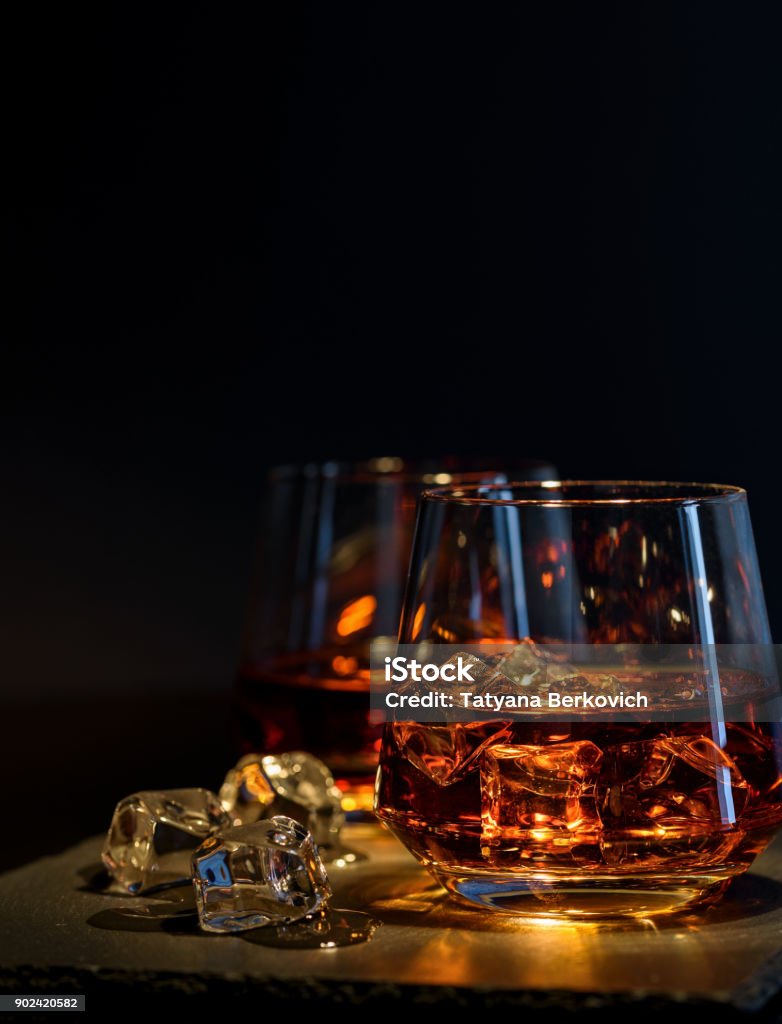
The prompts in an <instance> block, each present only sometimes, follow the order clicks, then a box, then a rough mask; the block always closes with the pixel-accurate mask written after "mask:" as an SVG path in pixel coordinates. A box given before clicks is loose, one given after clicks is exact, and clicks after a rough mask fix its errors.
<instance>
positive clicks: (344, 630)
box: [337, 594, 377, 636]
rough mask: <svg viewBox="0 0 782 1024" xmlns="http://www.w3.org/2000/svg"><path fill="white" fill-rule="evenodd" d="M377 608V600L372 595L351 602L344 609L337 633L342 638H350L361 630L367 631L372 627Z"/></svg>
mask: <svg viewBox="0 0 782 1024" xmlns="http://www.w3.org/2000/svg"><path fill="white" fill-rule="evenodd" d="M376 608H377V598H375V597H374V595H372V594H365V595H364V596H363V597H359V598H357V599H356V600H355V601H351V602H350V604H347V605H345V607H344V608H343V609H342V614H341V615H340V617H339V622H338V623H337V633H339V635H340V636H350V634H351V633H357V632H358V631H359V630H360V629H366V628H367V626H371V625H372V618H373V616H374V614H375V609H376Z"/></svg>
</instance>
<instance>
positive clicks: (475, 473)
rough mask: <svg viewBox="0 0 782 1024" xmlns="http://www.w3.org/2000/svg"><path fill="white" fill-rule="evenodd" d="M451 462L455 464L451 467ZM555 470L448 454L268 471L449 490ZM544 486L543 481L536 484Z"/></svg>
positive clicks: (287, 476)
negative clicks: (460, 464)
mask: <svg viewBox="0 0 782 1024" xmlns="http://www.w3.org/2000/svg"><path fill="white" fill-rule="evenodd" d="M460 459H463V460H464V461H467V462H468V463H469V464H470V466H482V467H483V468H478V469H473V468H468V469H459V468H458V465H454V464H455V463H458V462H459V461H460ZM449 463H451V464H452V465H450V466H449ZM553 468H554V467H553V466H552V464H551V462H549V461H548V460H547V459H533V458H530V459H507V460H506V459H503V458H501V457H499V456H496V455H494V456H472V455H471V456H459V455H447V456H443V457H442V458H439V459H438V458H428V457H423V458H404V457H401V456H380V457H377V458H372V459H358V460H355V461H352V460H339V459H326V460H324V461H322V462H306V463H284V464H282V465H279V466H272V467H271V468H270V469H269V471H268V479H269V481H270V482H271V483H276V482H278V481H284V480H295V479H307V480H333V481H335V482H337V483H356V484H362V483H369V484H379V483H383V482H384V481H387V482H389V483H398V484H407V483H410V484H429V485H431V484H435V485H442V486H443V487H447V485H449V484H458V483H459V482H460V481H464V482H465V483H466V484H468V485H469V484H471V483H472V482H473V481H475V483H476V484H480V482H481V480H483V479H485V477H486V476H487V474H495V475H500V474H502V475H504V476H507V478H508V483H506V484H500V486H505V487H508V486H511V485H510V480H511V479H512V475H513V473H519V472H523V471H525V470H527V471H529V470H551V469H553ZM533 482H536V483H538V485H540V483H541V481H540V480H537V481H533Z"/></svg>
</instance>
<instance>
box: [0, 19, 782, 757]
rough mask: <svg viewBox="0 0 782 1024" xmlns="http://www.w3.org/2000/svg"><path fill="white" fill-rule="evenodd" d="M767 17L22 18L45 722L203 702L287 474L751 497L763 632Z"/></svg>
mask: <svg viewBox="0 0 782 1024" xmlns="http://www.w3.org/2000/svg"><path fill="white" fill-rule="evenodd" d="M770 11H771V6H769V7H768V9H767V11H763V10H761V9H758V8H752V9H741V10H738V9H736V8H735V7H732V8H728V6H727V5H725V7H724V8H723V7H722V6H721V5H714V4H710V3H687V4H673V3H672V4H666V3H654V4H648V5H638V4H631V5H622V4H616V5H602V6H600V7H599V8H598V7H596V6H595V5H573V6H572V8H571V9H567V8H565V7H563V6H562V5H527V4H524V5H522V4H517V5H514V6H512V7H510V6H509V7H507V8H505V7H504V6H500V5H498V6H497V7H496V8H495V7H494V5H470V7H469V8H464V9H462V8H460V7H459V6H458V5H443V6H440V5H416V6H414V7H410V8H409V9H405V8H402V7H399V6H398V5H357V6H356V7H352V6H348V5H333V4H317V3H312V4H304V3H301V2H298V0H297V2H292V3H285V4H268V5H260V4H256V5H253V6H252V7H248V8H247V9H246V10H244V11H236V10H228V9H225V8H223V7H221V6H219V5H206V4H168V5H158V6H155V7H152V6H149V7H144V6H143V5H142V6H135V5H134V6H128V5H123V6H120V5H111V4H104V5H95V7H89V6H85V5H71V4H68V5H58V6H54V5H52V6H51V7H50V8H45V7H41V6H37V5H36V6H33V5H26V7H25V9H24V11H23V12H22V14H21V15H19V14H17V17H21V19H22V20H21V21H19V22H17V23H16V24H14V25H13V26H9V27H8V30H7V32H6V33H5V36H6V47H7V49H8V54H7V57H8V59H7V61H6V63H5V66H6V68H7V69H8V76H9V80H8V83H7V88H6V100H7V106H8V108H9V109H8V119H7V123H6V129H5V134H6V140H5V141H6V144H7V145H6V157H5V162H6V169H7V170H10V171H11V176H12V184H11V185H10V187H9V186H8V185H7V186H6V189H5V198H6V202H7V205H8V207H9V211H8V216H7V223H8V224H9V225H10V229H11V243H10V248H11V256H12V267H11V273H10V278H9V282H10V289H9V294H10V308H11V313H12V315H11V316H10V317H9V320H10V321H11V323H12V330H11V336H10V344H9V345H8V346H7V348H6V354H5V355H4V357H3V363H4V372H3V373H2V389H3V398H2V408H3V416H4V419H5V422H6V425H5V427H4V430H3V436H4V441H5V444H4V449H5V453H6V455H5V459H4V462H5V472H4V474H3V477H4V484H5V487H4V489H3V490H4V494H3V500H2V515H3V519H4V525H3V528H2V533H1V534H0V543H1V544H2V549H3V551H2V564H3V578H4V586H3V588H2V590H3V600H4V604H5V607H4V609H3V612H2V623H1V627H2V631H3V636H2V649H3V655H4V657H3V660H4V662H5V667H4V669H3V675H4V683H3V686H4V688H5V692H6V695H8V694H11V693H13V694H15V695H16V696H18V697H19V698H20V699H22V698H24V699H25V700H27V699H30V698H32V699H33V700H36V701H38V705H37V708H38V711H37V716H38V717H37V718H36V722H37V723H38V725H37V726H36V728H38V727H40V720H41V719H40V716H41V715H45V713H46V710H45V709H50V708H60V707H62V706H63V705H64V704H66V703H67V702H68V701H70V700H72V699H76V698H78V697H79V695H80V694H93V695H96V697H97V696H100V697H105V696H106V695H107V694H116V695H119V697H121V698H122V701H124V703H122V704H121V707H123V708H126V709H127V708H128V707H131V708H132V707H136V708H138V702H139V701H141V702H142V704H143V701H145V700H147V695H150V696H151V695H153V694H156V695H158V696H159V695H160V694H161V693H168V694H176V695H187V694H188V693H197V694H200V695H202V696H203V695H206V696H208V695H209V694H212V693H217V692H220V691H222V692H224V691H225V688H226V687H227V686H228V684H229V682H230V675H231V670H232V667H233V664H234V660H235V656H236V646H237V638H238V633H239V625H240V618H241V609H242V604H243V601H244V594H245V588H246V585H247V575H248V566H249V559H250V553H251V548H252V538H253V529H254V524H255V516H256V509H257V504H258V499H259V494H260V490H261V484H262V479H263V470H264V467H265V466H267V465H269V464H272V463H275V462H279V461H285V460H307V459H313V458H322V457H332V456H342V457H350V456H354V455H364V454H378V453H382V454H386V453H389V454H395V453H402V454H405V453H409V454H419V453H424V452H426V453H429V452H438V451H446V450H447V451H449V452H454V453H459V452H472V453H480V452H486V451H491V452H500V453H506V454H508V455H513V456H521V455H533V456H545V457H547V458H549V459H551V460H553V461H554V462H555V463H556V464H557V465H558V466H559V467H560V469H561V471H562V472H563V474H565V475H569V476H580V477H596V476H599V477H614V476H616V477H636V478H637V477H645V478H669V479H671V478H673V479H676V478H679V479H706V480H717V481H720V482H731V483H740V484H743V485H745V486H746V487H747V488H748V489H749V492H750V501H751V508H752V512H753V517H754V521H755V527H756V534H757V540H758V546H759V552H760V558H761V565H762V567H763V570H764V576H765V583H766V587H767V596H768V601H769V608H770V613H771V618H772V627H773V626H774V625H776V628H777V631H778V630H779V628H780V622H782V585H781V584H780V582H779V577H780V569H782V547H781V546H780V543H779V539H778V536H777V530H778V525H777V524H778V506H777V502H778V500H779V497H780V488H779V485H778V478H779V469H778V466H777V436H778V429H777V422H778V404H779V403H778V399H777V395H776V391H777V380H776V377H775V374H774V372H773V371H772V370H771V368H770V367H771V359H772V354H774V353H775V351H776V349H777V343H778V340H779V337H780V330H779V321H780V317H779V312H778V293H779V281H780V242H779V239H780V226H782V225H781V218H780V200H779V182H780V181H781V180H782V166H781V164H782V161H780V150H781V149H782V142H781V141H780V140H781V139H782V135H781V134H780V129H782V103H780V73H779V60H778V39H779V35H778V31H777V29H778V25H777V24H776V19H773V21H772V17H771V15H770V13H768V12H770ZM125 695H130V696H129V698H128V699H127V700H126V699H125ZM44 698H45V699H44ZM177 699H179V698H177ZM199 699H201V698H200V697H199ZM58 714H59V712H58ZM80 722H81V724H78V723H77V724H76V725H75V726H74V728H73V729H72V731H71V739H72V740H73V739H74V737H75V738H77V739H78V738H79V737H82V736H83V735H84V734H85V732H86V731H87V727H88V726H87V724H85V723H87V722H88V719H83V720H80ZM36 742H37V741H36ZM25 743H29V738H28V737H25Z"/></svg>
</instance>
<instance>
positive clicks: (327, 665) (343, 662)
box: [234, 457, 555, 812]
mask: <svg viewBox="0 0 782 1024" xmlns="http://www.w3.org/2000/svg"><path fill="white" fill-rule="evenodd" d="M511 467H512V469H513V472H514V473H515V474H519V475H520V476H521V478H522V479H536V480H545V479H550V478H552V477H553V476H554V475H555V472H554V470H553V468H552V467H551V466H550V465H548V464H547V463H545V462H534V461H526V462H525V461H518V460H514V461H512V462H511ZM507 479H508V476H507V474H506V472H505V471H504V468H503V465H502V462H501V461H500V460H494V459H489V458H487V459H475V460H465V459H453V458H441V459H436V460H431V461H424V462H422V461H416V462H414V463H410V462H407V461H405V460H403V459H401V458H396V457H385V458H378V459H372V460H369V461H367V462H364V463H352V464H349V465H346V464H342V463H336V462H328V463H324V464H319V465H314V464H313V465H308V466H302V467H280V468H277V469H274V470H272V472H271V474H270V477H269V485H268V488H267V492H266V496H265V501H264V509H263V519H262V522H261V527H260V531H259V538H258V540H259V545H258V547H259V550H258V558H257V564H256V569H255V575H254V579H253V587H252V593H251V597H250V602H249V608H248V614H247V622H246V628H245V634H244V640H243V644H242V654H241V662H240V666H239V672H238V676H237V683H236V688H235V701H234V707H235V724H236V730H237V733H238V737H237V738H238V745H239V746H240V747H241V749H242V750H243V752H248V751H257V752H262V753H266V754H272V753H281V752H284V751H289V750H305V751H309V752H310V753H313V754H316V755H317V756H318V757H320V758H321V759H322V760H324V761H325V762H326V764H327V765H328V766H329V767H330V768H331V770H332V772H333V774H334V777H335V780H336V782H337V784H338V785H339V786H340V788H341V789H342V790H343V792H344V794H345V797H344V805H345V810H346V811H349V812H351V811H368V810H370V809H371V806H372V790H373V783H374V776H375V771H376V768H377V758H378V751H379V748H380V733H381V730H380V726H379V725H377V724H373V722H371V721H370V716H369V697H368V690H369V645H370V642H371V641H372V640H374V639H377V638H380V637H390V638H395V637H396V635H397V631H398V629H399V619H400V614H401V610H402V597H403V593H404V585H405V576H406V572H407V567H408V564H409V558H410V547H411V544H412V536H413V529H414V524H415V512H416V503H417V501H418V497H419V495H420V493H421V492H422V491H423V490H424V489H425V488H426V487H433V486H437V485H438V484H439V485H445V484H453V483H457V482H464V483H468V482H484V483H486V482H493V481H503V480H507Z"/></svg>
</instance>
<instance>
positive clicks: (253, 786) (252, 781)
mask: <svg viewBox="0 0 782 1024" xmlns="http://www.w3.org/2000/svg"><path fill="white" fill-rule="evenodd" d="M241 785H242V786H244V788H245V789H246V790H247V792H248V793H249V794H250V795H251V796H254V797H256V798H257V799H258V802H259V803H261V804H264V805H265V804H268V803H271V802H272V800H273V799H274V790H273V789H272V787H271V786H270V785H269V783H268V782H267V781H266V779H265V778H264V776H263V773H262V772H261V769H260V768H259V766H258V765H257V764H248V765H247V766H246V767H245V768H243V769H242V773H241Z"/></svg>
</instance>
